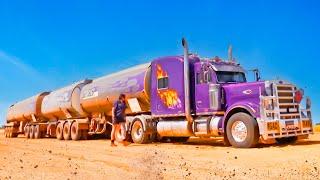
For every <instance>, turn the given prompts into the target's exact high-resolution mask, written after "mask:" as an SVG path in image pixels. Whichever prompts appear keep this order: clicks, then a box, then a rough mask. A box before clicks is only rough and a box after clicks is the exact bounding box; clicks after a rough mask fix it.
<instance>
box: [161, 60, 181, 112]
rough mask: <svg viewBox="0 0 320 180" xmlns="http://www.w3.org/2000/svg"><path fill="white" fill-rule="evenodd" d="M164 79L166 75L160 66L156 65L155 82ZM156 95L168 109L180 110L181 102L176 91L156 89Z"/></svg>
mask: <svg viewBox="0 0 320 180" xmlns="http://www.w3.org/2000/svg"><path fill="white" fill-rule="evenodd" d="M165 77H168V73H167V72H166V71H164V70H163V69H162V67H161V65H159V64H157V80H158V79H161V78H165ZM157 94H158V96H159V97H160V99H161V101H162V102H163V104H164V105H166V106H167V107H168V108H169V109H175V108H181V100H180V98H179V95H178V92H177V91H176V90H174V89H170V88H167V89H158V91H157Z"/></svg>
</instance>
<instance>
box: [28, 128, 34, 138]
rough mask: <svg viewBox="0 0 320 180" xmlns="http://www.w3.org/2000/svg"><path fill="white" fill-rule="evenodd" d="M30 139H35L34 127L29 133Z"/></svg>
mask: <svg viewBox="0 0 320 180" xmlns="http://www.w3.org/2000/svg"><path fill="white" fill-rule="evenodd" d="M29 138H30V139H33V138H34V126H33V125H31V126H30V131H29Z"/></svg>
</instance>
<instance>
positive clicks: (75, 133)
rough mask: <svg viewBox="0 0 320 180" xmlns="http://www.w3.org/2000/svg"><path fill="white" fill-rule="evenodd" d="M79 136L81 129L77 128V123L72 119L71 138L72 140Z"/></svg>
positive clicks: (77, 138)
mask: <svg viewBox="0 0 320 180" xmlns="http://www.w3.org/2000/svg"><path fill="white" fill-rule="evenodd" d="M80 137H81V130H80V129H79V123H78V122H76V121H74V122H73V123H72V124H71V139H72V140H74V141H77V140H79V139H80Z"/></svg>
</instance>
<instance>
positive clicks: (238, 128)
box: [231, 121, 248, 142]
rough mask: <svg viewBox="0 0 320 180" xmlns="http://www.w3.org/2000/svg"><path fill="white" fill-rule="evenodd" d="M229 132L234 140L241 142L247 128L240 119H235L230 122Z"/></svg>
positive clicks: (244, 137) (245, 136)
mask: <svg viewBox="0 0 320 180" xmlns="http://www.w3.org/2000/svg"><path fill="white" fill-rule="evenodd" d="M231 134H232V137H233V139H234V140H235V141H237V142H243V141H244V140H245V139H246V138H247V134H248V130H247V127H246V125H245V124H244V123H243V122H242V121H236V122H234V123H233V124H232V127H231Z"/></svg>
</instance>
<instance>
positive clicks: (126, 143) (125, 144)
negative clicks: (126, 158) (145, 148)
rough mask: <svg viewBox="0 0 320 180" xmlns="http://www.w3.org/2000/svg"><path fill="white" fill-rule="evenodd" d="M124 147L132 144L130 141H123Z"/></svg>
mask: <svg viewBox="0 0 320 180" xmlns="http://www.w3.org/2000/svg"><path fill="white" fill-rule="evenodd" d="M120 143H121V144H122V145H123V146H128V145H129V144H130V143H129V142H128V141H121V142H120Z"/></svg>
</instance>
